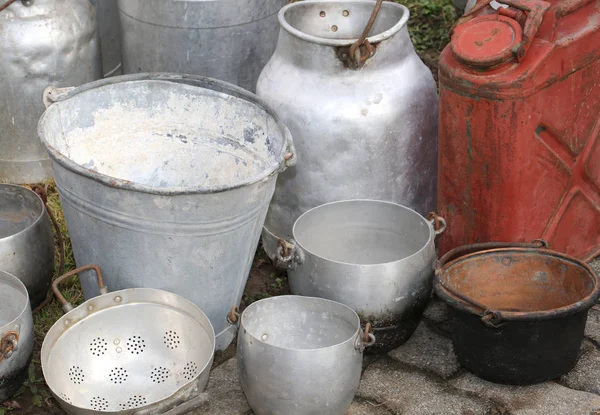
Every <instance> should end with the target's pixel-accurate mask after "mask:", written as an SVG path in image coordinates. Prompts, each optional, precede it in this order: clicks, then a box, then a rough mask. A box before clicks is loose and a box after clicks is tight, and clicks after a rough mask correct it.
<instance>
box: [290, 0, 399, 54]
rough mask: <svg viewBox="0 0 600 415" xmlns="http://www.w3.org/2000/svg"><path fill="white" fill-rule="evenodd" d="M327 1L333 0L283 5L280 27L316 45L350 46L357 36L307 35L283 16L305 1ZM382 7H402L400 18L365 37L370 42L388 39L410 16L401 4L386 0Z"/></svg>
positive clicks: (356, 0) (367, 0)
mask: <svg viewBox="0 0 600 415" xmlns="http://www.w3.org/2000/svg"><path fill="white" fill-rule="evenodd" d="M327 2H333V1H323V0H306V1H301V2H297V3H290V4H288V5H287V6H285V7H283V8H282V9H281V10H280V11H279V24H280V26H281V28H282V29H284V30H285V31H287V32H288V33H290V34H291V35H293V36H296V37H297V38H299V39H302V40H305V41H307V42H311V43H316V44H318V45H323V46H350V45H352V44H353V43H355V42H356V41H357V40H358V38H356V39H330V38H326V37H321V36H313V35H309V34H307V33H305V32H303V31H301V30H298V29H296V28H295V27H293V26H292V25H291V24H289V23H288V21H287V19H286V17H285V14H286V12H287V11H288V10H290V9H293V8H295V7H304V5H305V4H307V3H327ZM337 2H338V3H344V4H373V5H374V4H375V2H374V1H371V0H349V1H337ZM383 7H385V8H388V7H395V8H398V9H402V11H403V13H402V17H401V18H400V20H398V22H397V23H396V24H395V25H394V26H392V27H391V28H389V29H388V30H385V31H383V32H381V33H378V34H376V35H374V36H369V37H367V40H368V41H369V42H370V43H371V44H376V43H379V42H382V41H384V40H387V39H390V38H391V37H393V36H394V35H396V34H397V33H398V32H400V30H402V28H403V27H405V26H406V24H407V23H408V19H409V18H410V10H409V9H408V7H406V6H404V5H402V4H399V3H392V2H387V1H386V2H384V3H383ZM383 7H382V8H383Z"/></svg>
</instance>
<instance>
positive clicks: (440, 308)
mask: <svg viewBox="0 0 600 415" xmlns="http://www.w3.org/2000/svg"><path fill="white" fill-rule="evenodd" d="M423 317H425V318H426V319H428V320H429V321H432V322H434V323H444V322H446V321H448V320H449V319H450V308H449V307H448V306H447V305H446V303H445V302H443V301H442V300H440V299H439V298H437V297H436V296H433V297H432V298H431V301H430V302H429V304H428V305H427V308H426V309H425V312H424V313H423Z"/></svg>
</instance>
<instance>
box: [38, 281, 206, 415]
mask: <svg viewBox="0 0 600 415" xmlns="http://www.w3.org/2000/svg"><path fill="white" fill-rule="evenodd" d="M163 277H167V276H165V275H163ZM97 289H98V285H96V290H97ZM103 292H104V293H105V294H103V295H100V296H98V297H95V298H92V299H90V300H88V301H86V302H85V303H83V304H82V305H80V306H79V307H77V308H75V309H72V311H69V312H68V313H67V314H65V315H64V316H62V317H61V318H60V319H59V320H58V321H57V322H56V323H55V324H54V325H53V326H52V328H51V329H50V331H49V332H48V334H47V335H46V338H45V339H44V343H43V345H42V352H41V361H42V370H43V372H44V377H45V379H46V383H47V384H48V387H49V388H50V390H51V391H52V394H53V395H54V396H55V398H56V399H57V401H58V402H59V404H60V406H61V407H62V408H63V409H64V410H65V411H66V412H67V413H68V414H72V415H91V414H106V413H107V412H108V413H113V414H115V413H118V414H120V415H127V414H139V415H142V414H144V415H148V414H163V413H167V414H179V413H185V412H181V411H180V410H178V405H179V404H181V403H182V402H185V401H187V400H190V399H194V398H196V399H197V396H198V394H200V393H201V392H202V391H203V390H204V388H205V387H206V384H207V382H208V376H209V372H210V369H211V366H212V361H213V354H214V350H215V337H214V336H215V334H214V330H213V328H212V326H211V324H210V321H209V320H208V317H206V315H205V314H204V313H203V312H202V311H201V310H200V309H199V308H198V307H196V306H195V305H194V304H192V303H191V302H190V301H188V300H186V299H185V298H183V297H181V296H178V295H175V294H172V293H169V292H166V291H162V290H155V289H150V288H137V289H128V290H121V291H115V292H112V293H108V294H106V291H103ZM67 309H68V308H67ZM200 398H202V397H201V396H200ZM165 410H170V412H165Z"/></svg>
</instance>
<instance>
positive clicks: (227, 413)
mask: <svg viewBox="0 0 600 415" xmlns="http://www.w3.org/2000/svg"><path fill="white" fill-rule="evenodd" d="M206 391H207V393H208V404H207V405H205V406H204V407H202V408H201V409H198V410H196V411H193V412H190V415H209V414H210V415H248V414H251V413H252V412H251V411H250V407H249V406H248V403H247V402H246V397H245V396H244V392H243V391H242V387H241V386H240V381H239V376H238V370H237V361H236V359H235V357H234V358H232V359H229V360H228V361H226V362H225V363H223V364H222V365H220V366H219V367H217V368H216V369H214V370H213V371H212V372H211V374H210V380H209V381H208V388H207V390H206Z"/></svg>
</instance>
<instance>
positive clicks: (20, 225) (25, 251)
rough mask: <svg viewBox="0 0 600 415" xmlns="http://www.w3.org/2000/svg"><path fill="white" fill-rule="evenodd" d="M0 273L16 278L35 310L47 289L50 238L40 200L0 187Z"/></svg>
mask: <svg viewBox="0 0 600 415" xmlns="http://www.w3.org/2000/svg"><path fill="white" fill-rule="evenodd" d="M0 270H3V271H6V272H9V273H10V274H12V275H14V276H16V277H17V278H19V279H20V280H21V281H22V282H23V283H24V284H25V287H27V291H28V292H29V297H30V299H31V304H32V306H33V307H34V308H35V307H37V306H38V305H39V304H40V303H41V302H42V301H43V300H44V299H45V298H46V294H47V293H48V290H49V289H50V282H51V281H52V275H53V273H54V239H53V236H52V227H51V225H50V220H49V219H48V215H47V213H46V207H45V206H44V202H43V201H42V199H41V198H40V197H39V196H38V195H37V194H35V193H34V192H32V191H31V190H29V189H26V188H25V187H21V186H14V185H9V184H0Z"/></svg>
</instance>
